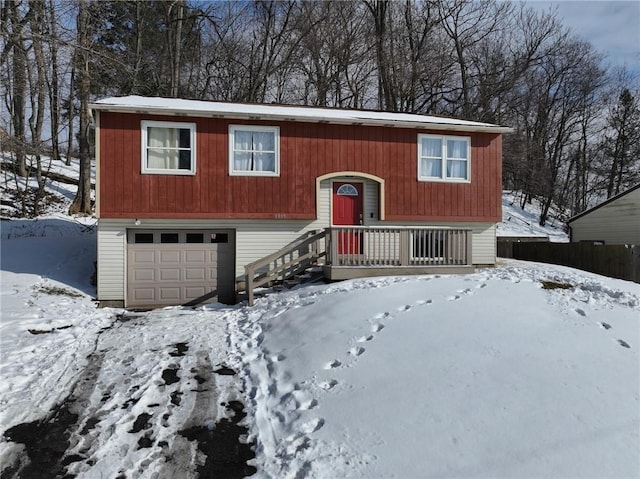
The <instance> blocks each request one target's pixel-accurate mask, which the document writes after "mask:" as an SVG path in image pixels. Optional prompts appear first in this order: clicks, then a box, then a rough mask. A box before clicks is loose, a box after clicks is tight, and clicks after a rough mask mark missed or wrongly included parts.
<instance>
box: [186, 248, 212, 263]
mask: <svg viewBox="0 0 640 479" xmlns="http://www.w3.org/2000/svg"><path fill="white" fill-rule="evenodd" d="M211 253H212V252H208V251H203V250H200V251H185V252H184V260H185V261H186V262H187V263H204V262H205V261H207V257H209V261H211V257H212V255H211Z"/></svg>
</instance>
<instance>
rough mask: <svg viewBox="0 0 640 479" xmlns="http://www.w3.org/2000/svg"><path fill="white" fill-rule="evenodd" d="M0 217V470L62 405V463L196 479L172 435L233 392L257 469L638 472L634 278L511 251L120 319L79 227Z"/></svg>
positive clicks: (213, 413)
mask: <svg viewBox="0 0 640 479" xmlns="http://www.w3.org/2000/svg"><path fill="white" fill-rule="evenodd" d="M9 225H10V226H9ZM2 228H3V231H2V234H3V238H2V275H1V289H2V296H1V299H2V322H1V329H0V333H1V338H0V352H1V361H0V367H1V370H0V398H1V399H0V422H1V424H2V426H1V431H2V434H3V437H2V439H1V442H0V463H1V464H3V467H5V466H7V467H8V466H9V465H11V464H13V461H14V460H15V459H16V458H17V457H19V454H20V453H21V452H22V451H24V448H23V446H22V445H21V444H19V443H18V442H13V441H11V440H9V438H7V437H6V436H5V433H6V432H7V430H10V429H11V428H12V427H13V426H16V425H18V424H23V423H28V422H31V421H36V420H44V419H47V418H48V417H50V416H51V415H52V413H51V411H55V409H54V406H56V404H59V403H60V401H62V400H63V399H65V398H68V397H71V398H72V399H73V401H72V403H71V406H70V408H71V412H72V413H75V414H78V415H79V417H78V419H77V421H76V424H75V425H74V427H73V428H72V431H71V433H70V434H69V437H68V438H67V443H66V444H65V446H66V447H67V451H66V453H65V457H67V458H68V461H69V464H68V465H67V466H66V467H67V471H68V472H69V473H72V474H75V475H77V477H84V478H94V477H105V476H106V477H108V476H113V477H116V476H117V475H118V474H123V475H125V476H126V477H136V478H137V477H148V478H160V477H183V478H189V477H197V467H198V466H202V465H203V464H204V462H205V459H206V457H205V456H204V454H203V452H201V451H199V450H198V447H197V446H198V444H197V443H196V441H194V440H192V439H193V438H191V439H190V438H188V437H185V434H184V431H185V430H187V429H189V428H194V427H201V428H204V429H212V428H215V424H216V422H217V421H219V420H220V419H221V418H224V417H230V416H232V413H231V412H230V411H229V410H228V408H227V407H224V406H222V405H221V403H223V404H225V405H226V404H229V402H230V401H232V400H235V399H240V400H243V401H244V402H245V406H246V411H247V413H248V417H247V418H245V419H244V421H243V422H244V424H246V425H247V426H248V428H249V437H248V439H249V440H250V441H251V442H253V443H254V444H255V449H256V458H255V460H254V461H253V463H254V464H255V465H256V466H257V468H258V473H257V477H272V478H286V477H292V478H294V477H295V478H302V477H306V478H335V477H363V478H370V477H385V478H386V477H402V478H412V477H505V478H507V477H509V478H510V477H607V478H614V477H618V478H626V477H629V478H632V477H638V476H639V475H640V466H639V459H638V454H637V445H638V442H639V440H640V438H639V437H638V431H639V428H640V422H639V411H640V402H639V399H640V398H639V395H640V392H639V391H640V385H639V383H638V381H639V379H638V378H639V377H640V371H639V364H640V363H639V358H638V348H639V347H640V329H639V328H640V323H639V320H640V314H639V313H640V291H639V289H640V287H639V285H637V284H634V283H630V282H626V281H621V280H614V279H608V278H604V277H601V276H597V275H594V274H589V273H584V272H580V271H577V270H572V269H569V268H564V267H556V266H549V265H540V264H531V263H524V262H515V261H509V262H504V263H502V264H501V265H499V266H498V267H497V268H494V269H486V270H480V271H478V272H477V273H475V274H472V275H466V276H419V277H389V278H376V279H366V280H354V281H345V282H341V283H335V284H332V285H315V286H307V287H302V288H299V289H297V290H293V291H289V292H283V293H277V294H272V295H269V296H267V297H265V298H261V299H259V300H258V301H257V302H256V305H255V306H254V307H253V308H249V307H246V306H245V305H238V306H235V307H226V306H225V307H223V306H220V305H213V306H208V307H206V308H201V309H197V310H189V309H181V308H166V309H162V310H157V311H152V312H148V313H138V314H136V315H134V317H132V316H131V314H129V315H125V316H122V315H120V314H121V313H122V311H120V310H113V309H99V308H96V307H95V305H94V303H93V302H92V301H91V299H92V296H93V294H94V291H93V289H92V286H91V285H90V283H89V277H90V275H91V272H92V268H93V264H92V261H93V258H94V257H95V250H94V248H95V246H94V241H95V236H94V233H93V231H92V229H91V227H89V226H87V225H85V224H80V223H78V222H77V221H74V220H71V219H69V218H66V219H64V218H50V219H46V220H45V219H41V220H38V221H31V222H25V221H17V222H16V221H11V222H9V223H7V222H3V225H2ZM542 281H553V282H556V283H561V284H566V285H567V288H568V289H548V290H547V289H544V288H543V285H542ZM76 295H78V296H76ZM226 367H230V368H231V369H234V370H236V371H238V375H237V376H222V375H219V374H216V373H215V372H216V371H217V370H219V369H224V368H226Z"/></svg>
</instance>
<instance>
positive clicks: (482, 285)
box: [476, 283, 487, 289]
mask: <svg viewBox="0 0 640 479" xmlns="http://www.w3.org/2000/svg"><path fill="white" fill-rule="evenodd" d="M486 287H487V283H482V284H479V285H478V286H476V289H482V288H486Z"/></svg>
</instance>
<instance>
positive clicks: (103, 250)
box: [98, 220, 133, 301]
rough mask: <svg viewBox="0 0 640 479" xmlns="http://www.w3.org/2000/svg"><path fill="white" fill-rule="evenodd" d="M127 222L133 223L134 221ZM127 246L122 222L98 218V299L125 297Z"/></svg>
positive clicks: (121, 298) (116, 299)
mask: <svg viewBox="0 0 640 479" xmlns="http://www.w3.org/2000/svg"><path fill="white" fill-rule="evenodd" d="M127 223H129V224H133V221H128V222H127ZM126 248H127V237H126V234H125V228H124V227H123V225H122V222H120V221H108V220H98V299H100V300H102V301H106V300H115V301H118V300H123V299H124V278H125V272H126V268H127V265H126V260H125V258H126Z"/></svg>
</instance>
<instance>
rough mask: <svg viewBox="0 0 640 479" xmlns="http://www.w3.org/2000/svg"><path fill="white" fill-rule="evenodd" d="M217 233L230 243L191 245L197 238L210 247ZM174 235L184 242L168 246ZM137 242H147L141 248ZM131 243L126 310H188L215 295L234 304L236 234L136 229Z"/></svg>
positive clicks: (129, 240)
mask: <svg viewBox="0 0 640 479" xmlns="http://www.w3.org/2000/svg"><path fill="white" fill-rule="evenodd" d="M218 233H221V234H225V235H226V236H227V237H228V239H229V241H228V242H227V243H200V242H195V243H194V242H193V241H192V240H193V238H194V237H195V236H194V235H199V236H198V237H199V238H204V239H205V241H209V238H211V237H215V236H216V235H217V234H218ZM141 234H142V235H141ZM169 234H170V235H171V238H172V240H175V239H176V238H178V241H179V242H178V243H175V242H172V243H164V242H163V239H164V240H166V238H167V237H168V235H169ZM163 235H164V236H163ZM136 237H138V238H142V239H144V240H145V241H144V242H138V243H136V242H135V241H136ZM127 238H128V246H127V248H128V256H127V258H128V260H127V261H128V273H127V300H126V305H127V306H164V305H177V304H184V303H186V302H188V301H190V300H192V299H195V298H198V297H200V296H203V295H206V294H208V293H210V292H212V291H217V295H218V298H219V299H220V300H222V301H226V302H233V301H234V300H235V257H234V256H235V241H234V239H235V238H234V232H233V231H231V230H220V231H219V230H200V231H194V230H162V231H159V230H139V229H134V230H129V231H128V233H127ZM150 240H153V241H152V242H149V241H150ZM187 241H190V242H189V243H187ZM214 299H215V298H214Z"/></svg>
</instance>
